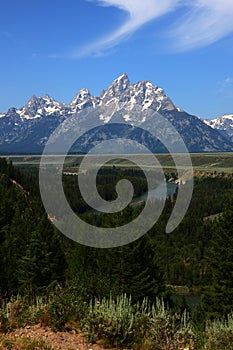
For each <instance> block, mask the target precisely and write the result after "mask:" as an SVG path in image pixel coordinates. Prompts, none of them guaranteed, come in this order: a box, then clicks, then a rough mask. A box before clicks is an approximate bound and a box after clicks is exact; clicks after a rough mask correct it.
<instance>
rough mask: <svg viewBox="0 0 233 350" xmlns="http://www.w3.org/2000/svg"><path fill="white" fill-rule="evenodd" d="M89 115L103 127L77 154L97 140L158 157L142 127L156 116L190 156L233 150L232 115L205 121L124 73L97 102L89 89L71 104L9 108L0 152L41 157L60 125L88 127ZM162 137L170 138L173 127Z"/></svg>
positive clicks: (35, 101) (42, 102) (43, 102)
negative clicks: (116, 141)
mask: <svg viewBox="0 0 233 350" xmlns="http://www.w3.org/2000/svg"><path fill="white" fill-rule="evenodd" d="M109 106H114V113H111V114H109V113H108V111H109ZM85 111H88V115H89V117H88V118H89V120H88V121H87V123H91V118H93V121H94V119H95V118H98V119H99V121H100V123H101V127H100V128H98V129H93V130H91V131H90V132H89V133H88V134H87V135H84V136H83V137H82V138H81V139H80V140H79V141H78V142H77V144H75V146H74V147H73V149H72V151H73V152H87V151H88V150H89V149H90V148H91V147H92V146H93V145H95V144H96V142H98V141H101V140H105V139H106V138H116V137H120V136H121V137H122V136H123V137H125V138H129V139H132V140H137V141H138V142H141V143H143V144H144V145H145V146H146V147H149V148H150V150H151V151H152V152H154V153H158V152H166V151H167V150H166V147H164V145H163V144H162V143H161V142H159V141H158V140H155V139H153V137H151V135H147V134H145V131H143V130H142V129H143V126H144V125H147V130H148V128H150V127H151V128H152V129H153V128H155V127H157V126H156V125H157V124H156V122H157V118H156V115H157V114H158V113H159V114H160V115H161V116H162V117H163V118H165V119H166V120H167V121H169V123H170V124H171V125H173V127H175V129H176V130H177V131H178V133H179V134H180V135H181V136H182V138H183V140H184V142H185V144H186V146H187V148H188V150H189V151H190V152H223V151H224V152H225V151H232V150H233V115H227V116H223V117H221V118H218V119H214V120H202V119H200V118H198V117H196V116H193V115H190V114H188V113H186V112H185V111H183V110H182V109H180V108H178V107H176V106H175V105H174V103H173V102H172V101H171V99H170V98H169V97H168V96H167V95H166V93H165V92H164V90H163V89H162V88H160V87H158V86H155V85H153V84H152V83H151V82H149V81H145V80H143V81H140V82H137V83H135V84H131V83H130V81H129V78H128V76H127V75H126V74H122V75H121V76H119V77H118V78H117V79H115V80H114V81H113V83H112V84H110V85H109V87H108V89H107V90H103V92H102V93H101V95H100V96H98V97H95V96H92V94H91V93H90V91H89V90H88V89H86V88H84V89H81V90H80V91H79V92H78V93H77V95H76V96H75V97H74V98H73V99H72V101H71V102H70V103H69V104H64V103H60V102H57V101H55V100H54V99H52V98H51V97H50V96H48V95H45V96H44V97H36V96H35V95H33V96H32V97H31V98H30V100H29V101H28V103H27V104H26V105H25V106H24V107H22V108H21V109H16V108H10V109H9V110H8V112H7V113H1V114H0V130H1V132H0V153H1V154H9V153H10V154H32V153H41V152H42V151H43V148H44V146H45V144H46V142H47V140H48V138H49V136H50V135H51V133H52V132H53V131H54V130H55V129H56V128H57V127H58V126H59V125H60V124H61V123H63V122H64V123H65V124H64V125H66V124H67V125H69V127H70V125H72V122H73V123H74V122H76V123H77V122H79V120H80V125H81V124H82V125H85V113H84V112H85ZM100 111H101V113H100ZM105 111H106V112H105ZM120 120H122V121H124V123H126V124H127V125H124V126H123V128H120V127H119V124H114V121H117V122H118V123H119V121H120ZM161 132H162V133H164V134H166V135H167V138H168V139H169V135H171V132H170V130H169V128H167V129H166V130H161ZM170 137H171V136H170ZM170 142H171V140H170ZM172 142H174V143H175V142H176V140H172Z"/></svg>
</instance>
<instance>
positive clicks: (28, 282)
mask: <svg viewBox="0 0 233 350" xmlns="http://www.w3.org/2000/svg"><path fill="white" fill-rule="evenodd" d="M130 171H131V170H130ZM130 171H128V172H127V171H122V170H120V169H116V168H112V169H104V170H103V171H101V172H100V173H99V175H98V179H97V186H98V189H99V192H100V194H101V195H102V196H103V197H104V198H105V199H114V198H115V195H116V193H115V184H116V183H117V181H118V180H119V179H121V178H122V177H124V176H126V178H129V179H130V180H132V182H133V184H134V188H135V189H136V191H137V193H136V195H138V194H141V193H142V192H144V190H145V189H146V182H145V177H144V176H143V175H142V173H141V172H140V171H138V172H137V171H134V173H132V172H130ZM0 173H1V175H0V264H1V272H0V291H1V294H2V295H7V294H17V293H18V292H21V293H29V294H30V293H31V294H34V295H35V294H38V293H45V292H46V291H48V290H50V289H51V288H53V286H54V285H56V284H57V283H59V284H60V285H67V284H68V285H72V286H74V285H75V286H77V287H78V292H79V295H80V297H82V299H83V300H87V301H88V300H91V299H92V298H93V297H98V298H103V297H109V295H110V294H111V296H112V297H113V298H116V297H117V296H118V295H121V294H122V293H126V294H127V295H131V297H132V302H133V303H135V302H136V301H141V300H143V298H144V297H148V298H149V299H150V300H151V301H155V300H156V297H163V298H164V300H166V301H167V302H168V303H169V302H170V295H171V290H170V288H168V287H167V285H187V286H189V287H190V288H193V287H198V288H199V289H200V290H201V292H202V294H203V295H204V298H203V302H202V303H201V306H200V308H199V309H198V310H197V313H196V317H197V319H199V320H200V319H204V318H205V317H217V316H221V315H224V314H227V313H228V312H230V311H231V309H232V296H233V285H232V283H233V282H232V281H233V278H232V277H233V276H232V273H233V266H232V265H233V256H232V254H233V253H232V252H233V233H232V230H233V225H232V224H233V222H232V220H233V204H231V203H232V202H231V200H230V199H231V198H233V195H232V188H233V187H232V180H231V179H225V178H220V177H216V178H209V177H203V178H196V179H195V186H194V193H193V198H192V202H191V204H190V207H189V210H188V212H187V214H186V216H185V218H184V220H183V221H182V223H181V224H180V225H179V227H177V229H176V230H175V231H174V232H172V233H171V234H166V233H165V227H166V223H167V221H168V219H169V216H170V214H171V211H172V209H173V206H174V201H172V200H171V199H170V198H168V199H167V201H166V205H165V208H164V210H163V213H162V215H161V217H160V219H159V221H158V222H157V223H156V224H155V226H154V227H153V228H152V229H151V230H150V231H149V232H148V233H147V234H146V235H144V236H143V237H141V238H140V239H138V240H137V241H135V242H132V243H131V244H129V245H127V246H123V247H119V248H112V249H95V248H91V247H86V246H82V245H80V244H78V243H75V242H73V241H71V240H69V239H68V238H66V237H64V236H63V235H62V234H60V233H59V232H57V231H56V230H55V229H54V226H53V225H52V224H51V223H50V221H49V220H48V218H47V214H46V213H45V211H44V209H43V206H42V204H41V201H40V197H39V188H38V177H37V176H38V175H37V174H36V172H35V171H32V172H31V173H30V172H29V171H28V170H27V174H26V173H25V172H23V173H22V172H20V171H19V170H17V169H15V168H14V167H13V166H12V164H7V162H6V161H5V160H4V159H1V160H0ZM12 180H15V181H12ZM15 182H16V183H15ZM17 184H20V186H22V187H20V186H17ZM64 187H65V192H66V195H67V197H69V201H70V203H71V206H72V207H73V209H74V210H76V211H78V212H79V213H82V214H81V217H82V219H83V220H86V221H87V222H90V223H92V224H94V225H96V226H103V227H116V226H121V225H123V224H124V223H126V222H130V221H132V220H133V219H134V218H136V217H137V215H138V214H139V213H140V211H141V209H142V208H140V207H137V208H133V207H130V206H128V207H127V208H126V209H125V210H124V211H123V212H120V213H115V214H103V215H95V214H93V213H89V212H88V209H89V208H87V207H86V206H85V205H83V207H82V206H81V205H80V202H79V201H82V198H81V197H80V194H79V193H77V192H75V189H76V188H77V177H76V176H65V177H64ZM214 214H221V215H220V218H219V219H216V220H215V221H212V219H211V217H210V216H211V215H214ZM209 217H210V218H209Z"/></svg>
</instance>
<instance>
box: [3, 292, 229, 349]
mask: <svg viewBox="0 0 233 350" xmlns="http://www.w3.org/2000/svg"><path fill="white" fill-rule="evenodd" d="M37 323H40V324H41V325H42V326H49V327H51V328H52V329H53V330H54V331H56V330H71V329H75V330H76V331H81V332H82V333H83V334H84V335H85V336H86V337H87V338H88V340H90V341H93V342H98V343H99V344H102V345H104V346H106V347H117V348H124V349H127V348H128V349H135V350H137V349H140V350H184V349H185V350H232V348H233V347H232V344H233V314H230V315H229V316H228V317H227V319H224V320H216V321H215V322H209V323H207V324H206V327H205V330H204V331H200V330H199V331H198V330H197V328H196V327H194V326H193V324H192V320H191V318H190V317H189V315H188V313H187V312H186V311H184V312H183V313H182V314H180V313H178V312H172V311H171V310H169V308H167V307H166V305H165V304H164V302H163V300H161V299H157V301H156V303H155V304H154V305H153V304H151V303H150V302H149V301H148V299H144V300H143V302H142V303H136V304H134V303H132V301H131V298H130V297H128V296H127V295H121V296H118V297H117V298H112V297H110V298H108V299H107V298H103V299H100V300H99V299H94V300H92V301H91V302H90V303H89V304H88V303H87V302H86V301H83V299H82V298H81V297H79V294H78V291H77V289H76V288H73V287H67V288H61V287H59V286H58V287H57V288H56V289H55V291H54V292H53V293H51V295H50V296H49V297H47V298H42V297H38V298H35V299H34V300H33V302H32V301H30V302H29V299H28V298H26V297H21V296H18V297H15V298H11V300H10V301H9V302H7V303H3V304H2V305H1V309H0V332H1V333H7V332H8V331H10V330H12V329H16V328H18V327H24V326H26V325H34V324H37ZM3 340H4V338H2V340H1V341H2V342H3ZM2 344H3V343H1V346H2V347H0V348H1V349H2V348H3V349H4V347H3V345H2ZM29 345H30V344H29ZM29 345H28V349H34V348H33V345H30V346H32V347H29ZM4 346H5V345H4ZM6 346H8V345H7V344H6ZM6 346H5V348H6V349H7V347H6ZM10 346H11V344H9V346H8V348H10ZM43 346H44V347H42V345H41V347H39V348H40V349H47V348H46V344H45V345H43ZM14 348H16V347H14V345H12V346H11V349H14ZM24 349H27V346H25V347H24ZM35 349H36V347H35ZM48 349H49V348H48Z"/></svg>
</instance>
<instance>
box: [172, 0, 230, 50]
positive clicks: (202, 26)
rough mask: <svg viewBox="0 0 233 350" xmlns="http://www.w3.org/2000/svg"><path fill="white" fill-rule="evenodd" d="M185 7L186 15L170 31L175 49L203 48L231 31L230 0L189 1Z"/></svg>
mask: <svg viewBox="0 0 233 350" xmlns="http://www.w3.org/2000/svg"><path fill="white" fill-rule="evenodd" d="M185 5H186V6H188V10H187V13H186V14H185V15H184V17H182V18H179V20H178V21H177V23H176V24H175V25H173V28H172V30H171V33H172V34H171V36H172V38H173V39H175V43H174V46H175V47H176V49H178V50H181V51H187V50H190V49H194V48H197V47H204V46H207V45H209V44H212V43H214V42H216V41H218V40H220V39H221V38H223V37H225V36H226V35H228V34H229V33H231V32H232V31H233V20H232V18H233V1H232V0H221V1H220V0H194V1H191V0H189V1H186V2H185Z"/></svg>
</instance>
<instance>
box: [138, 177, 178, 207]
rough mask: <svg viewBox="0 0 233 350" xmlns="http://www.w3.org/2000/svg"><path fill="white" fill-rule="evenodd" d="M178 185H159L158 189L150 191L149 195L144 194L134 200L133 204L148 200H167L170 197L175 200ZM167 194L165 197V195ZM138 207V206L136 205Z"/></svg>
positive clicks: (168, 183)
mask: <svg viewBox="0 0 233 350" xmlns="http://www.w3.org/2000/svg"><path fill="white" fill-rule="evenodd" d="M177 187H178V185H177V184H174V183H171V182H164V183H162V184H161V185H159V186H158V187H157V188H156V189H154V190H151V191H149V192H148V193H144V194H142V195H141V196H139V197H136V198H134V199H133V202H132V203H134V202H140V201H143V200H146V199H153V198H154V199H166V198H168V197H171V198H173V197H174V195H175V193H176V189H177ZM164 193H165V195H164ZM135 205H136V204H135Z"/></svg>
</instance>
